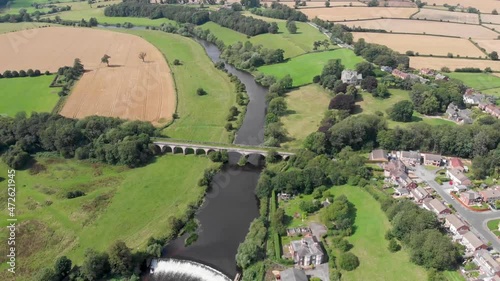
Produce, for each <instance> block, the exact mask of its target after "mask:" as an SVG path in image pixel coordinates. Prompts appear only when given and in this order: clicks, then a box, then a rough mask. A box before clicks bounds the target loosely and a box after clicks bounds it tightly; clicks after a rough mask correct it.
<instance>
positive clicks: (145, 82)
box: [0, 27, 176, 124]
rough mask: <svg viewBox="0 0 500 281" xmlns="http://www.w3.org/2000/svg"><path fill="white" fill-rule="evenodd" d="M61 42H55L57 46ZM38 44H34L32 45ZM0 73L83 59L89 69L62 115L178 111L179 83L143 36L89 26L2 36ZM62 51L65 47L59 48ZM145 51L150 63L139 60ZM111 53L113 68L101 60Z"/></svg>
mask: <svg viewBox="0 0 500 281" xmlns="http://www.w3.org/2000/svg"><path fill="white" fill-rule="evenodd" d="M56 44H57V45H56ZM33 46H36V48H33ZM0 49H2V50H4V51H3V52H2V53H0V61H2V65H1V66H0V71H1V72H3V71H4V70H21V69H24V70H26V69H29V68H33V69H40V70H41V71H42V72H43V71H45V70H49V71H51V72H56V71H57V69H58V68H59V67H61V66H65V65H72V64H73V60H74V59H75V58H80V59H81V61H82V63H83V65H84V66H85V69H86V70H87V72H86V73H85V74H84V75H83V76H82V78H81V79H80V81H79V82H78V83H77V84H76V86H75V88H74V89H73V93H72V94H71V95H70V96H69V98H68V99H67V101H66V104H65V106H64V107H63V109H62V111H61V114H62V115H64V116H67V117H72V118H82V117H86V116H90V115H101V116H113V117H121V118H124V119H133V120H136V119H138V120H145V121H151V122H153V123H155V124H157V123H162V122H166V121H167V120H168V119H171V118H172V114H173V113H174V112H175V102H176V97H175V87H174V83H173V79H172V77H171V74H170V69H169V67H168V64H167V63H166V62H165V59H164V58H163V55H162V54H161V53H160V52H159V51H158V50H157V49H156V48H155V47H154V46H153V45H151V44H150V43H148V42H146V41H145V40H142V39H141V38H139V37H136V36H131V35H125V34H120V33H113V32H109V31H102V30H95V29H90V28H67V27H49V28H42V29H34V30H33V33H29V34H28V35H27V34H26V32H16V33H8V34H4V35H1V36H0ZM61 50H64V51H61ZM139 52H146V53H147V57H146V58H147V59H146V62H142V61H141V60H140V59H139V58H138V54H139ZM104 54H108V55H109V56H111V59H110V66H109V67H107V66H106V64H102V63H101V57H102V56H103V55H104Z"/></svg>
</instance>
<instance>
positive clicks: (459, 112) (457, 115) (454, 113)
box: [446, 103, 472, 124]
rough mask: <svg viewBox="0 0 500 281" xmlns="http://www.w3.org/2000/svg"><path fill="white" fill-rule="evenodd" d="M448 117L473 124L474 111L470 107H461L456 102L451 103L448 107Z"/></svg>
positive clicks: (455, 120) (458, 121) (461, 122)
mask: <svg viewBox="0 0 500 281" xmlns="http://www.w3.org/2000/svg"><path fill="white" fill-rule="evenodd" d="M446 114H447V115H448V119H450V120H452V121H454V122H457V123H460V124H472V117H471V116H472V111H470V109H460V108H458V106H456V105H455V104H454V103H450V104H449V105H448V108H447V109H446Z"/></svg>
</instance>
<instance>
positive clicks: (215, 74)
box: [121, 29, 236, 143]
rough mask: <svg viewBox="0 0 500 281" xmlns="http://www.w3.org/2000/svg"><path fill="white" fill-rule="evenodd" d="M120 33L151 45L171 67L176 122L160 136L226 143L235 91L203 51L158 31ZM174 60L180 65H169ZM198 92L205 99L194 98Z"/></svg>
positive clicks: (186, 40) (185, 38)
mask: <svg viewBox="0 0 500 281" xmlns="http://www.w3.org/2000/svg"><path fill="white" fill-rule="evenodd" d="M121 31H122V32H126V33H131V34H135V35H138V36H140V37H142V38H144V39H146V40H147V41H149V42H151V43H152V44H153V45H155V46H156V47H157V48H158V49H159V50H160V51H161V52H162V53H163V54H164V55H165V57H166V58H167V60H168V61H169V62H170V63H171V65H172V71H173V72H174V79H175V81H176V86H177V94H178V97H179V100H178V108H177V114H178V115H179V116H178V117H179V118H178V119H176V120H175V122H174V123H173V124H172V125H170V126H168V127H167V128H166V129H164V130H163V133H164V134H166V135H168V136H169V137H173V138H178V139H187V140H196V141H209V142H224V143H226V142H228V140H229V138H228V136H229V133H228V132H227V131H226V129H225V128H224V125H225V124H226V123H227V120H226V117H227V114H228V112H229V108H230V107H231V106H233V105H235V104H236V91H235V88H234V86H233V85H232V84H231V82H230V81H229V78H228V77H227V75H226V74H225V73H224V72H222V71H220V70H218V69H216V68H215V67H214V65H213V63H212V61H211V60H210V58H209V57H208V56H207V55H206V53H205V50H204V49H203V47H202V46H201V45H200V44H198V43H197V42H196V41H194V40H192V39H190V38H187V37H183V36H180V35H176V34H170V33H165V32H161V31H152V30H123V29H121ZM175 59H178V60H179V61H180V62H181V63H182V65H173V61H174V60H175ZM198 88H203V89H204V90H205V91H206V92H207V95H205V96H198V95H197V94H196V90H197V89H198Z"/></svg>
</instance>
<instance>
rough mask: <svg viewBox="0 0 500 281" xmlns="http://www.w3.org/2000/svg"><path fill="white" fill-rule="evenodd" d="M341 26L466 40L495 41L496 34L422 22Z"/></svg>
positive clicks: (387, 21)
mask: <svg viewBox="0 0 500 281" xmlns="http://www.w3.org/2000/svg"><path fill="white" fill-rule="evenodd" d="M342 24H344V25H347V26H351V27H362V28H371V29H382V30H386V31H388V32H391V31H392V32H401V33H413V34H433V35H444V36H455V37H461V38H466V39H468V38H469V37H471V38H476V39H496V38H497V37H498V35H499V34H498V33H496V32H494V31H492V30H490V29H487V28H486V27H483V26H480V25H470V24H463V23H462V24H460V23H449V22H432V21H424V20H403V19H378V20H364V21H345V22H343V23H342Z"/></svg>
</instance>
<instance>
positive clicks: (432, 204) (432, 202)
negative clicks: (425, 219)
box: [423, 198, 451, 217]
mask: <svg viewBox="0 0 500 281" xmlns="http://www.w3.org/2000/svg"><path fill="white" fill-rule="evenodd" d="M423 207H424V208H425V209H427V210H429V211H432V212H434V213H435V214H436V215H438V217H444V216H445V215H449V214H451V210H450V209H448V208H447V207H446V206H445V205H444V204H443V203H442V202H441V201H439V200H438V199H430V198H427V199H425V200H424V204H423Z"/></svg>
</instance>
